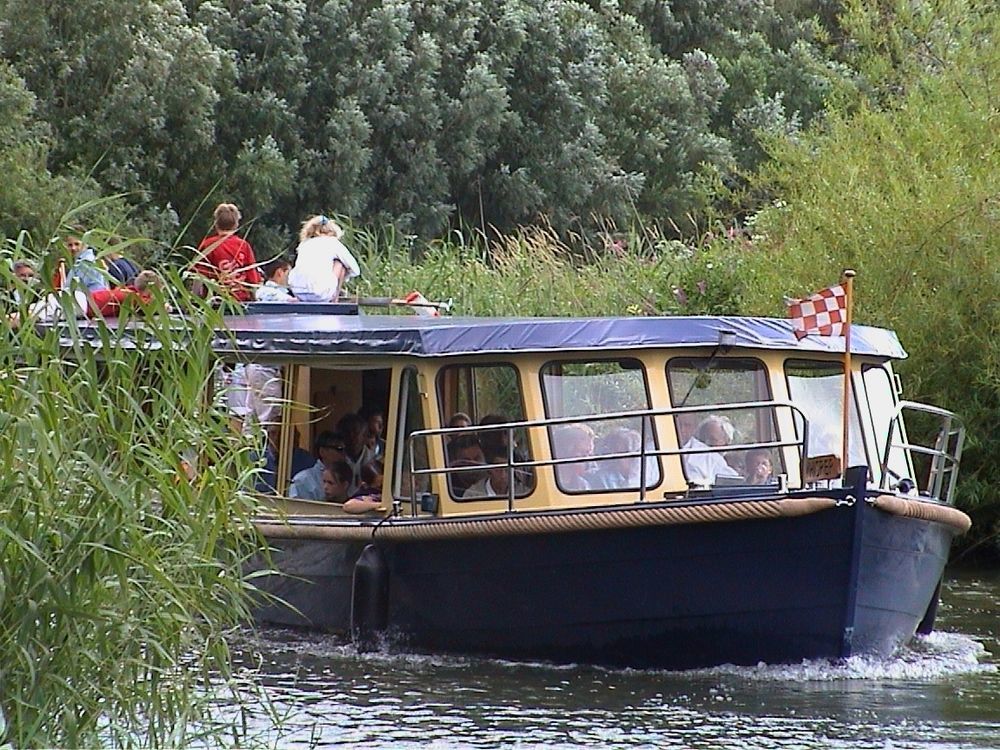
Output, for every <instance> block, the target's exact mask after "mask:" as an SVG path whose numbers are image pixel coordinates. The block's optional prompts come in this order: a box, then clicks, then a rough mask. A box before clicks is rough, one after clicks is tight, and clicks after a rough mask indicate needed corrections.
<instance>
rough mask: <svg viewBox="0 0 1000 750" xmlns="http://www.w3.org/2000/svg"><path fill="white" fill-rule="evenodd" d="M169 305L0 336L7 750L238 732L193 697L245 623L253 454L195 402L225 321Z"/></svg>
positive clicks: (0, 673)
mask: <svg viewBox="0 0 1000 750" xmlns="http://www.w3.org/2000/svg"><path fill="white" fill-rule="evenodd" d="M23 241H24V238H22V243H23ZM14 250H15V253H16V254H19V255H20V254H22V253H25V252H27V251H28V248H27V247H26V246H21V247H17V248H14ZM0 283H2V284H3V285H4V286H5V287H7V286H8V285H9V284H10V283H11V279H10V271H9V269H8V268H7V266H6V264H0ZM168 286H169V287H170V288H171V289H173V290H180V289H182V287H183V283H182V281H181V279H180V278H179V276H178V275H177V274H176V273H174V274H172V275H171V276H170V278H169V281H168ZM168 296H170V297H171V298H172V299H171V300H170V301H171V303H172V304H173V305H174V306H175V307H180V308H181V309H184V310H186V311H187V312H186V313H185V315H184V316H177V315H172V316H168V315H167V314H166V311H165V308H164V305H165V303H166V302H167V300H166V299H163V298H162V296H161V298H159V299H158V300H157V301H156V303H154V305H153V306H152V312H151V314H147V315H146V316H145V317H143V318H142V319H141V320H139V319H132V318H131V316H130V314H129V313H127V312H126V313H125V314H124V315H123V317H122V318H120V319H118V320H117V321H112V322H111V323H110V324H108V325H104V324H101V325H99V326H98V327H97V328H96V329H92V330H88V331H84V330H82V329H81V327H80V326H79V325H78V324H77V322H76V321H75V320H73V319H70V320H68V321H67V322H65V323H64V324H62V325H60V326H56V327H52V328H48V329H44V330H43V329H40V328H36V327H34V326H32V325H25V326H22V327H20V328H19V329H18V330H13V329H11V328H9V327H7V326H4V328H3V329H2V332H0V498H2V499H3V500H2V503H0V560H2V561H3V565H2V567H0V708H2V712H3V719H4V727H3V739H4V741H6V742H9V743H10V744H12V745H13V746H15V747H97V746H149V747H176V746H181V745H184V744H185V743H187V742H188V741H190V740H191V739H192V738H193V737H195V736H199V742H205V741H206V737H205V736H203V735H201V732H203V731H207V732H208V733H209V736H211V735H212V734H213V733H216V734H218V733H221V732H222V731H227V732H229V731H231V729H230V728H218V727H215V728H213V727H212V726H211V725H210V724H209V723H203V720H206V719H208V715H207V703H206V702H205V700H206V699H205V698H202V697H199V696H203V695H204V693H203V691H202V687H203V685H204V683H205V680H206V678H207V677H208V676H209V675H210V674H213V675H217V676H218V675H220V674H221V675H223V676H224V675H225V674H226V673H227V669H228V651H227V646H226V642H225V639H224V635H225V633H226V630H227V629H228V628H230V627H232V626H233V625H235V624H236V623H238V622H241V621H243V620H244V619H246V617H247V610H246V584H245V583H244V582H243V581H242V579H241V576H240V565H241V562H242V561H243V559H244V558H245V556H246V555H247V554H248V552H249V551H250V550H251V549H252V548H253V547H254V540H253V536H252V531H251V530H250V525H249V523H248V519H249V515H250V512H251V510H252V506H253V503H252V499H251V498H250V497H249V496H248V495H246V494H245V493H244V492H243V491H242V488H243V487H245V486H248V473H249V472H250V470H251V468H250V467H251V461H250V457H249V455H248V449H247V447H246V446H245V445H244V444H242V443H240V442H236V440H237V438H236V437H234V436H233V435H232V434H231V432H230V431H229V429H228V427H227V424H226V419H225V415H224V414H222V413H220V412H219V411H218V410H217V409H216V408H215V407H214V406H213V404H211V403H209V402H208V401H206V398H205V393H206V389H207V387H208V385H209V379H210V377H211V375H210V369H209V368H208V366H207V365H208V363H209V361H210V357H211V342H212V338H213V335H214V330H215V329H216V327H218V326H219V325H220V323H221V320H220V314H219V312H218V311H214V310H212V309H210V308H208V307H206V306H205V305H204V304H202V303H201V301H200V300H197V299H192V298H190V297H189V296H187V295H185V294H184V293H183V292H182V291H171V292H170V294H169V295H168ZM8 309H9V308H8ZM85 334H86V335H85ZM90 337H92V338H93V339H94V340H95V342H96V343H99V347H98V346H95V345H93V344H92V343H90V342H89V340H88V338H90ZM136 344H138V345H136ZM184 462H188V463H191V464H194V465H195V466H196V468H195V471H194V472H193V474H192V476H191V477H189V476H188V474H187V473H186V472H185V471H184V469H183V466H184ZM206 727H207V729H206ZM229 741H230V742H232V739H231V738H230V740H229Z"/></svg>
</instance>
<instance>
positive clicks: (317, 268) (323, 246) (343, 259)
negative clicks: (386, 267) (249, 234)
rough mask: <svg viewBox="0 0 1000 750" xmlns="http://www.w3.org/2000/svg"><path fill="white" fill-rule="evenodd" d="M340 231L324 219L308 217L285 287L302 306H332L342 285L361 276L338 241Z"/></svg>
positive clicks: (335, 224)
mask: <svg viewBox="0 0 1000 750" xmlns="http://www.w3.org/2000/svg"><path fill="white" fill-rule="evenodd" d="M343 233H344V230H343V229H341V228H340V226H339V225H338V224H337V223H336V222H335V221H333V220H332V219H328V218H327V217H326V216H322V215H320V216H311V217H310V218H308V219H306V221H305V223H304V224H303V225H302V231H300V232H299V247H298V250H297V253H296V257H295V267H294V268H293V269H292V272H291V273H290V274H289V275H288V285H289V286H290V287H291V289H292V294H294V295H295V296H296V297H297V298H298V299H300V300H302V301H303V302H336V301H337V299H339V297H340V290H341V287H342V286H343V285H344V282H346V281H348V280H349V279H353V278H354V277H356V276H360V275H361V268H360V266H358V261H357V260H355V258H354V256H353V255H351V251H350V250H348V249H347V248H346V247H344V245H343V243H341V241H340V237H341V236H342V235H343Z"/></svg>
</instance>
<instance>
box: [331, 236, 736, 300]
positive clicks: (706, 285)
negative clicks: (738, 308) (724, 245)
mask: <svg viewBox="0 0 1000 750" xmlns="http://www.w3.org/2000/svg"><path fill="white" fill-rule="evenodd" d="M347 242H348V243H349V244H350V245H351V248H352V250H355V251H356V252H357V253H358V255H359V257H360V258H361V261H362V267H363V276H362V278H361V279H359V280H358V281H356V282H353V285H352V287H351V289H350V291H351V292H358V293H361V294H372V295H376V296H378V295H385V294H397V295H402V294H405V293H407V292H409V291H412V290H414V289H417V290H420V291H421V292H422V293H423V294H424V295H425V296H427V297H428V298H435V299H448V298H453V299H454V302H455V313H456V314H459V315H461V314H465V315H470V314H474V315H525V316H545V315H581V316H587V315H592V316H600V315H629V314H631V315H660V314H677V313H692V314H694V313H698V312H704V311H706V308H708V307H710V305H709V304H708V302H709V298H708V297H707V296H706V293H708V292H710V291H712V290H716V294H717V296H718V297H719V298H721V299H726V300H728V290H726V291H725V292H719V291H718V290H717V288H718V287H719V279H720V278H722V277H721V276H720V275H719V274H717V273H716V274H714V275H710V276H702V275H700V274H701V269H700V267H699V266H698V264H696V263H692V262H691V257H692V255H693V254H694V250H693V249H692V248H691V247H689V246H687V245H684V244H683V243H681V242H677V241H672V240H669V239H666V238H664V237H662V236H660V235H658V234H656V233H654V232H648V231H644V230H634V231H628V232H622V233H618V232H610V233H609V234H608V236H607V238H606V239H605V240H603V241H602V242H601V244H600V245H597V246H595V245H594V244H583V243H574V244H573V245H572V246H571V245H570V244H568V243H567V242H564V241H562V240H560V239H559V238H558V237H557V236H556V235H555V233H554V232H552V231H550V230H546V229H544V228H524V229H522V230H520V231H518V232H516V233H514V234H511V235H507V236H502V237H500V236H498V237H495V238H493V239H491V241H490V242H489V243H486V242H484V241H483V240H482V236H481V234H478V233H477V232H475V231H473V232H471V233H470V234H469V235H468V236H466V235H463V234H461V233H459V232H452V233H451V234H450V235H448V236H447V237H445V238H443V239H441V240H437V241H434V242H431V243H429V244H426V245H421V246H419V247H409V246H407V244H406V243H405V242H400V241H399V238H396V237H393V236H391V235H390V236H386V235H383V234H377V233H370V232H366V231H364V230H354V231H352V232H351V233H350V234H349V236H348V238H347ZM699 282H701V283H700V284H699ZM687 288H689V289H690V291H685V289H687ZM701 290H704V291H701ZM681 292H682V293H681Z"/></svg>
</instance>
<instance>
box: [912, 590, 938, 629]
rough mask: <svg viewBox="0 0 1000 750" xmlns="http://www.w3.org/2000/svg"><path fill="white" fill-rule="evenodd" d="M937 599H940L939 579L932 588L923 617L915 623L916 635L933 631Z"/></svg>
mask: <svg viewBox="0 0 1000 750" xmlns="http://www.w3.org/2000/svg"><path fill="white" fill-rule="evenodd" d="M939 601H941V581H938V584H937V587H936V588H935V589H934V595H933V596H932V597H931V602H930V604H928V605H927V611H926V612H924V616H923V619H921V620H920V623H919V624H918V625H917V634H918V635H930V634H931V633H933V632H934V619H935V618H936V617H937V611H938V602H939Z"/></svg>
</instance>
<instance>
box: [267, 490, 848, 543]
mask: <svg viewBox="0 0 1000 750" xmlns="http://www.w3.org/2000/svg"><path fill="white" fill-rule="evenodd" d="M836 504H837V503H836V501H835V500H833V499H832V498H828V497H802V498H785V499H783V500H743V501H740V502H734V503H713V504H706V505H687V506H666V507H664V506H660V507H655V508H649V507H630V508H615V509H610V510H606V509H600V510H594V509H588V510H580V511H577V512H571V513H559V514H551V515H548V514H545V515H543V514H531V515H527V514H525V515H505V516H498V517H491V518H464V519H458V520H451V519H438V518H433V519H427V520H422V521H420V520H418V521H406V522H405V523H393V522H392V521H391V520H390V521H385V522H383V523H381V524H378V525H376V524H373V523H371V522H370V521H369V522H365V523H358V524H352V525H348V524H344V523H338V524H323V525H321V524H318V523H316V522H315V521H311V522H301V521H300V522H292V523H279V522H275V521H271V520H269V521H266V522H265V521H260V522H256V523H255V524H254V525H255V526H256V527H257V530H258V531H259V532H260V533H261V534H263V535H264V536H265V537H267V538H269V539H323V540H331V541H367V540H370V539H372V538H373V537H378V538H379V539H385V540H387V541H426V540H432V539H468V538H473V537H485V536H507V535H514V534H565V533H569V532H575V531H599V530H603V529H628V528H639V527H643V526H676V525H679V524H689V523H724V522H729V521H746V520H753V519H765V518H793V517H796V516H804V515H808V514H811V513H818V512H820V511H822V510H827V509H829V508H833V507H835V506H836Z"/></svg>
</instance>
